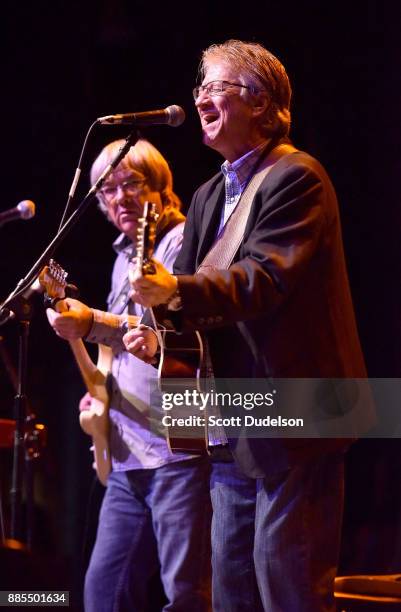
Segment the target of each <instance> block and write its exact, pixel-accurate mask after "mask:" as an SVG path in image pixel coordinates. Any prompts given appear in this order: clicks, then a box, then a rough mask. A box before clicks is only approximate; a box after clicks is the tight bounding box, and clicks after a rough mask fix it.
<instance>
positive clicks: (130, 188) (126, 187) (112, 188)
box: [100, 179, 145, 201]
mask: <svg viewBox="0 0 401 612" xmlns="http://www.w3.org/2000/svg"><path fill="white" fill-rule="evenodd" d="M144 184H145V180H144V179H142V180H139V181H138V180H137V179H130V180H127V181H124V182H122V183H118V185H104V186H103V187H102V188H101V189H100V193H101V194H102V196H103V197H104V198H105V200H107V201H110V200H113V199H114V198H115V197H116V195H117V192H118V190H119V189H121V191H123V192H124V193H127V194H129V195H138V194H139V193H140V192H141V191H142V189H143V186H144Z"/></svg>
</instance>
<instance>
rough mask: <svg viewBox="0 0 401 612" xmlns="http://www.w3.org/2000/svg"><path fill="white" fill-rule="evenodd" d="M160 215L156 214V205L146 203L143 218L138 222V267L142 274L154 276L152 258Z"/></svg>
mask: <svg viewBox="0 0 401 612" xmlns="http://www.w3.org/2000/svg"><path fill="white" fill-rule="evenodd" d="M158 218H159V214H158V213H157V212H156V204H153V202H145V204H144V207H143V216H142V217H141V218H140V219H139V220H138V223H139V226H138V232H137V242H136V265H137V270H140V271H141V272H142V274H154V273H155V267H154V264H153V262H152V256H153V251H154V246H155V241H156V225H157V220H158Z"/></svg>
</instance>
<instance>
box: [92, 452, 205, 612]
mask: <svg viewBox="0 0 401 612" xmlns="http://www.w3.org/2000/svg"><path fill="white" fill-rule="evenodd" d="M209 472H210V467H209V462H208V460H207V459H205V458H196V459H190V460H186V461H180V462H176V463H170V464H167V465H164V466H162V467H159V468H157V469H146V470H145V469H143V470H130V471H128V472H112V473H111V474H110V476H109V480H108V483H107V490H106V493H105V497H104V500H103V504H102V508H101V511H100V516H99V525H98V531H97V537H96V542H95V546H94V549H93V552H92V556H91V560H90V563H89V567H88V570H87V573H86V578H85V590H84V600H85V611H86V612H123V611H127V612H128V610H129V612H139V611H143V610H144V609H145V607H146V593H147V585H148V581H149V578H150V577H151V576H152V575H153V574H154V573H155V571H157V570H158V567H159V564H160V576H161V580H162V583H163V587H164V591H165V594H166V597H167V600H168V602H167V603H166V605H165V607H164V608H163V610H165V611H166V612H167V610H168V611H174V612H188V611H189V610H190V611H191V612H206V611H207V610H209V605H210V604H209V598H210V585H209V578H210V496H209Z"/></svg>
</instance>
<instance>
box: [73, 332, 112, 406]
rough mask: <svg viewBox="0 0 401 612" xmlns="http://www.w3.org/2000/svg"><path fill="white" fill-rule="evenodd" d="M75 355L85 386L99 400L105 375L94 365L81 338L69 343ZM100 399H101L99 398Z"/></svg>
mask: <svg viewBox="0 0 401 612" xmlns="http://www.w3.org/2000/svg"><path fill="white" fill-rule="evenodd" d="M68 343H69V345H70V347H71V350H72V352H73V354H74V357H75V361H76V362H77V365H78V368H79V371H80V372H81V376H82V378H83V380H84V383H85V386H86V388H87V390H88V391H89V393H90V394H91V395H92V397H97V398H99V390H100V389H104V384H105V378H106V377H105V375H104V374H103V373H102V372H101V371H100V370H99V369H98V368H97V366H96V365H95V364H94V363H93V361H92V359H91V357H90V355H89V353H88V351H87V350H86V347H85V344H84V343H83V341H82V340H81V339H80V338H79V339H77V340H69V341H68ZM99 399H100V398H99Z"/></svg>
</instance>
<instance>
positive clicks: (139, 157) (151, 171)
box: [90, 139, 181, 215]
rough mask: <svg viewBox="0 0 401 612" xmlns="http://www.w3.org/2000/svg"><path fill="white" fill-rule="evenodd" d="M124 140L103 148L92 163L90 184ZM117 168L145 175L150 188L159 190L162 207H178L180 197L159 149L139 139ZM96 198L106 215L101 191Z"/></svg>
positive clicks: (95, 179) (94, 180) (176, 208)
mask: <svg viewBox="0 0 401 612" xmlns="http://www.w3.org/2000/svg"><path fill="white" fill-rule="evenodd" d="M124 142H125V141H124V140H114V141H113V142H110V143H109V144H108V145H106V146H105V147H104V149H102V151H101V152H100V154H99V155H98V157H97V158H96V159H95V161H94V162H93V164H92V168H91V172H90V180H91V184H92V185H93V184H94V183H95V182H96V181H97V179H98V178H99V176H100V175H101V174H102V172H103V170H104V169H105V168H106V167H107V166H108V165H109V163H110V162H111V161H112V160H113V159H114V158H115V156H116V154H117V151H118V150H119V149H120V148H121V146H122V145H123V144H124ZM117 170H133V171H135V172H140V173H141V174H143V176H144V177H145V180H146V183H147V185H148V186H149V188H150V189H151V190H152V191H157V192H158V193H160V197H161V201H162V204H163V209H166V208H169V209H175V210H179V209H180V206H181V200H180V198H179V197H178V196H177V195H176V194H175V193H174V191H173V175H172V173H171V170H170V167H169V165H168V163H167V161H166V160H165V158H164V157H163V155H162V154H161V153H160V151H158V150H157V149H156V147H154V146H153V145H152V144H151V143H150V142H148V141H147V140H144V139H140V140H138V141H137V142H136V144H135V145H134V146H133V147H131V148H130V149H129V151H128V153H127V154H126V156H125V157H124V158H123V159H122V161H121V162H120V163H119V165H118V166H117ZM98 201H99V208H100V209H101V210H102V211H103V212H104V213H105V214H106V215H107V206H106V205H105V203H104V201H103V199H102V196H101V194H99V195H98Z"/></svg>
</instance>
